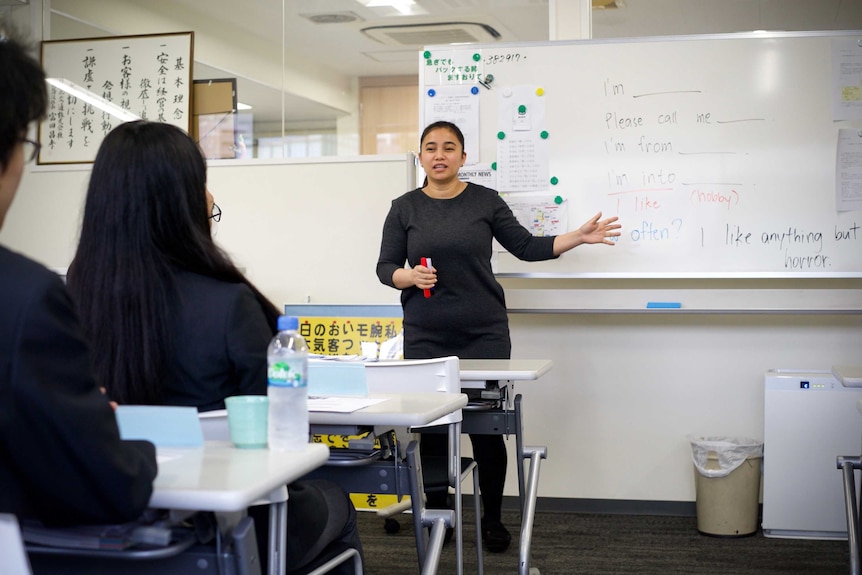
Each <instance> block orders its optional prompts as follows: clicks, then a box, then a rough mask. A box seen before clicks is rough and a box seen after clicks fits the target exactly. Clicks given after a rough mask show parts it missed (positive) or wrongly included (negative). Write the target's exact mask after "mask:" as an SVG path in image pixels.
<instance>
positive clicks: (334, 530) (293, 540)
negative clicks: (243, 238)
mask: <svg viewBox="0 0 862 575" xmlns="http://www.w3.org/2000/svg"><path fill="white" fill-rule="evenodd" d="M216 213H218V214H220V210H218V211H214V203H213V198H212V196H211V195H210V193H209V191H208V190H207V188H206V162H205V160H204V158H203V155H202V154H201V151H200V149H199V148H198V146H197V145H196V144H195V142H194V141H193V140H192V139H191V138H190V137H189V136H188V134H186V133H185V132H184V131H182V130H181V129H179V128H177V127H175V126H172V125H169V124H164V123H153V122H147V121H136V122H129V123H126V124H121V125H120V126H118V127H116V128H114V130H112V131H111V132H110V133H109V134H108V135H107V136H106V137H105V139H104V140H103V142H102V145H101V147H100V148H99V152H98V154H97V155H96V160H95V162H94V164H93V173H92V175H91V177H90V183H89V187H88V189H87V200H86V206H85V208H84V217H83V223H82V226H81V238H80V243H79V245H78V250H77V253H76V254H75V259H74V261H73V262H72V265H71V267H70V269H69V278H68V281H69V289H70V291H71V293H72V296H73V299H74V300H75V302H76V303H77V306H78V310H79V312H80V315H81V318H82V323H83V325H84V333H85V335H86V336H87V337H88V338H89V339H90V341H91V342H92V344H93V347H94V349H95V351H96V354H95V357H94V366H95V370H96V372H97V374H99V376H100V378H101V380H102V381H104V382H105V387H106V388H107V393H108V395H109V396H110V398H111V399H113V400H115V401H117V402H118V403H133V404H167V405H186V406H195V407H197V408H198V409H199V410H201V411H207V410H212V409H219V408H223V407H224V399H225V398H226V397H229V396H233V395H265V394H266V385H267V381H266V348H267V345H268V343H269V341H270V339H271V338H272V336H273V334H274V332H275V326H276V319H277V317H278V315H279V313H278V310H277V309H276V307H275V306H274V305H273V304H272V303H270V302H269V301H268V300H267V299H266V298H265V297H264V296H263V295H262V294H261V293H260V292H259V291H258V290H257V289H256V288H255V287H254V286H253V285H252V284H251V283H250V282H249V281H248V280H247V279H246V278H245V277H244V276H243V274H242V273H241V272H240V271H239V270H237V268H236V267H235V266H234V265H233V263H231V261H230V258H229V257H228V256H227V255H225V254H224V252H223V251H222V250H221V249H220V248H219V247H218V246H216V244H215V243H214V242H213V240H212V236H211V234H210V225H211V224H210V222H211V220H212V218H213V217H214V216H216ZM216 217H218V216H216ZM288 490H289V492H290V493H289V497H290V509H291V512H290V513H289V514H288V549H287V561H288V568H289V570H290V573H302V572H306V571H308V570H309V569H311V568H312V567H313V566H314V565H316V564H317V563H318V562H320V561H321V560H323V559H325V558H326V556H327V550H328V549H332V548H333V547H339V546H349V547H355V548H357V549H359V550H360V552H361V549H362V547H361V545H360V543H359V535H358V531H357V528H356V511H355V509H354V508H353V504H352V503H351V502H350V500H349V498H348V497H347V494H346V493H344V491H343V490H342V489H341V488H340V487H338V486H336V485H334V484H332V483H329V482H324V481H299V482H297V483H295V484H292V485H290V486H288ZM257 510H258V508H252V512H255V511H257ZM265 518H266V516H265V515H264V516H262V517H260V516H258V515H256V516H255V519H256V526H257V531H258V543H259V544H261V545H263V543H264V542H265V541H266V540H267V538H266V537H265V536H263V535H264V534H263V533H261V532H262V531H264V530H265V529H266V521H265ZM330 546H333V547H330ZM266 556H267V554H266V553H261V558H265V557H266ZM352 572H353V565H352V563H345V564H342V566H341V567H340V570H338V571H333V573H344V574H349V573H352Z"/></svg>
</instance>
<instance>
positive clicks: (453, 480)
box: [444, 421, 464, 575]
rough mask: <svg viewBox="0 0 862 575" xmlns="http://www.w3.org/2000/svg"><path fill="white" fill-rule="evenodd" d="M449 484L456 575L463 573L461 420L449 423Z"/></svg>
mask: <svg viewBox="0 0 862 575" xmlns="http://www.w3.org/2000/svg"><path fill="white" fill-rule="evenodd" d="M449 485H452V486H454V487H455V561H456V573H457V575H463V573H464V538H463V535H462V534H463V523H464V522H463V521H462V518H463V515H462V514H461V422H460V421H458V422H455V423H450V424H449ZM444 531H445V530H444Z"/></svg>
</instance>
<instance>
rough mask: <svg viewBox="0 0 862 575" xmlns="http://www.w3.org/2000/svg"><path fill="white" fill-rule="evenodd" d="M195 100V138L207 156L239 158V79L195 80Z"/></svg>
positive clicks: (210, 158) (213, 158)
mask: <svg viewBox="0 0 862 575" xmlns="http://www.w3.org/2000/svg"><path fill="white" fill-rule="evenodd" d="M192 101H193V103H194V115H193V120H194V122H193V123H192V137H193V138H194V140H195V142H197V143H198V145H199V146H200V148H201V151H202V152H203V153H204V157H205V158H207V159H208V160H232V159H234V158H236V156H237V150H236V132H237V129H236V78H219V79H212V80H195V81H194V82H193V92H192Z"/></svg>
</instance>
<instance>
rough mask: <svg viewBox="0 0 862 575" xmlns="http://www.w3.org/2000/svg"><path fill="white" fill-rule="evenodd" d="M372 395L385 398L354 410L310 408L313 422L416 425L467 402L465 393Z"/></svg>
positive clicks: (310, 420) (325, 423) (428, 421)
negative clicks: (337, 410)
mask: <svg viewBox="0 0 862 575" xmlns="http://www.w3.org/2000/svg"><path fill="white" fill-rule="evenodd" d="M368 397H369V398H371V399H375V398H385V399H386V401H381V402H380V403H375V404H374V405H370V406H368V407H365V408H362V409H360V410H357V411H353V412H351V413H333V412H327V411H310V412H309V413H308V420H309V423H311V424H312V425H381V426H382V425H389V426H395V427H413V426H419V425H426V424H428V423H431V422H432V421H434V420H436V419H439V418H441V417H443V416H444V415H448V414H450V413H452V412H453V411H457V410H459V409H461V408H463V407H464V406H466V405H467V396H466V395H464V394H463V393H399V394H392V393H372V394H369V395H368Z"/></svg>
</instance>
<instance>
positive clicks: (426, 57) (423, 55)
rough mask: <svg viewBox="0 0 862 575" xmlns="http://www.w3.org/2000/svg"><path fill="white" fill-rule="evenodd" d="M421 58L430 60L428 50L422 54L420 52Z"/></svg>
mask: <svg viewBox="0 0 862 575" xmlns="http://www.w3.org/2000/svg"><path fill="white" fill-rule="evenodd" d="M422 57H423V58H425V59H428V58H430V57H431V52H430V51H429V50H425V51H424V52H422Z"/></svg>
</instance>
